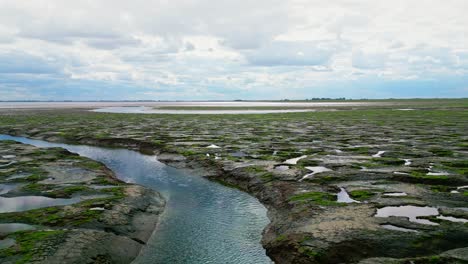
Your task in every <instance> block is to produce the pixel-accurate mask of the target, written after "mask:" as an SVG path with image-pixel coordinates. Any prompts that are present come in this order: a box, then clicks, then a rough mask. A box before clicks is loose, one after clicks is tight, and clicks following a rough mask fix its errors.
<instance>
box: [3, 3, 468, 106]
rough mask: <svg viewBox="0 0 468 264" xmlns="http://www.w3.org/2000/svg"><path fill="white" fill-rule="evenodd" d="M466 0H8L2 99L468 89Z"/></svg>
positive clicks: (459, 92)
mask: <svg viewBox="0 0 468 264" xmlns="http://www.w3.org/2000/svg"><path fill="white" fill-rule="evenodd" d="M467 10H468V1H467V0H444V1H442V0H437V1H436V0H392V1H387V0H327V1H325V0H321V1H316V0H256V1H247V0H216V1H212V0H160V1H150V0H132V1H122V0H80V1H76V0H74V1H70V0H32V1H18V0H0V100H233V99H245V100H248V99H250V100H254V99H286V98H287V99H305V98H313V97H332V98H334V97H346V98H414V97H419V98H429V97H444V98H449V97H468V16H467V15H466V11H467Z"/></svg>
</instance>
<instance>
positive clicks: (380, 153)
mask: <svg viewBox="0 0 468 264" xmlns="http://www.w3.org/2000/svg"><path fill="white" fill-rule="evenodd" d="M384 153H385V151H383V150H382V151H379V152H377V154H374V155H372V157H373V158H381V157H382V155H383V154H384Z"/></svg>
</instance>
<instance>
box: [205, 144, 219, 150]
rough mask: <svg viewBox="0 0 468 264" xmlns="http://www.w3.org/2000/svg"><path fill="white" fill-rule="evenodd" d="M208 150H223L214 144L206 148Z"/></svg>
mask: <svg viewBox="0 0 468 264" xmlns="http://www.w3.org/2000/svg"><path fill="white" fill-rule="evenodd" d="M206 148H211V149H219V148H221V147H220V146H217V145H214V144H211V145H209V146H208V147H206Z"/></svg>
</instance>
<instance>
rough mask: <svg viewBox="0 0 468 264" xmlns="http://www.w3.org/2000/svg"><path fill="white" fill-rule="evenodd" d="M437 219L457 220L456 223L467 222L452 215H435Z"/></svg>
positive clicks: (467, 221)
mask: <svg viewBox="0 0 468 264" xmlns="http://www.w3.org/2000/svg"><path fill="white" fill-rule="evenodd" d="M437 219H442V220H446V221H450V222H457V223H468V220H466V219H464V218H456V217H453V216H443V215H439V216H437Z"/></svg>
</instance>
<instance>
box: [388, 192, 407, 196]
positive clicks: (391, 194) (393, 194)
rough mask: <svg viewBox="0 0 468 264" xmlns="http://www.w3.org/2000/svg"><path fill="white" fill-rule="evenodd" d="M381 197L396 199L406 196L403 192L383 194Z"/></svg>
mask: <svg viewBox="0 0 468 264" xmlns="http://www.w3.org/2000/svg"><path fill="white" fill-rule="evenodd" d="M383 195H384V196H394V197H398V196H407V195H408V194H407V193H405V192H394V193H384V194H383Z"/></svg>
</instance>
